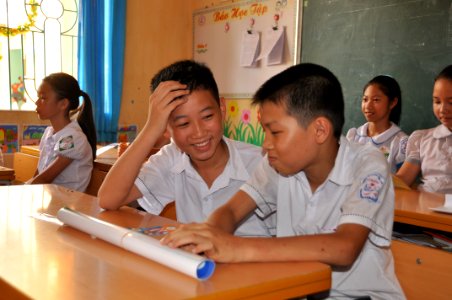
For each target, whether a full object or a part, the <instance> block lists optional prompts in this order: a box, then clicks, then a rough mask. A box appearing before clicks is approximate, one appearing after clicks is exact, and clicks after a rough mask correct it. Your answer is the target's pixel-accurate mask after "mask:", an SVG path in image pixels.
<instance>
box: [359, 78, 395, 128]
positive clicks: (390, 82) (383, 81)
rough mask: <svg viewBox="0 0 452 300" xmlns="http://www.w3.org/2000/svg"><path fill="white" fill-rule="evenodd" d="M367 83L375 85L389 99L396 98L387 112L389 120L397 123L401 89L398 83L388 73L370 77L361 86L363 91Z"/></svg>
mask: <svg viewBox="0 0 452 300" xmlns="http://www.w3.org/2000/svg"><path fill="white" fill-rule="evenodd" d="M369 85H377V86H378V88H379V89H380V90H381V91H382V92H383V94H385V95H386V97H388V98H389V101H393V100H394V99H395V98H397V99H398V101H397V104H396V105H395V106H394V107H393V108H392V110H391V112H390V113H389V121H391V122H393V123H394V124H397V125H399V123H400V116H401V114H402V91H401V89H400V86H399V83H398V82H397V80H395V78H393V77H391V76H389V75H378V76H376V77H374V78H372V79H371V80H370V81H369V82H368V83H367V84H366V85H365V86H364V88H363V93H364V91H365V90H366V89H367V87H368V86H369Z"/></svg>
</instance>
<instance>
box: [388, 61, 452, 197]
mask: <svg viewBox="0 0 452 300" xmlns="http://www.w3.org/2000/svg"><path fill="white" fill-rule="evenodd" d="M433 113H434V115H435V116H436V118H437V119H438V120H439V121H440V122H441V124H440V125H439V126H437V127H434V128H430V129H424V130H416V131H414V132H413V133H412V134H411V135H410V138H409V139H408V144H407V152H406V161H405V163H404V164H403V165H402V167H401V168H400V170H399V171H398V172H397V176H398V177H400V178H401V179H402V180H403V181H405V183H406V184H408V185H412V184H413V183H414V182H415V180H416V178H417V176H418V175H419V173H422V178H421V181H422V183H421V184H420V185H419V186H418V188H419V189H421V190H425V191H428V192H435V193H442V194H451V193H452V65H449V66H447V67H446V68H444V69H443V70H442V71H441V73H439V75H438V76H437V77H436V78H435V84H434V86H433Z"/></svg>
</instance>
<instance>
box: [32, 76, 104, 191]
mask: <svg viewBox="0 0 452 300" xmlns="http://www.w3.org/2000/svg"><path fill="white" fill-rule="evenodd" d="M80 96H81V97H83V104H82V105H81V106H79V104H80V100H79V97H80ZM38 97H39V98H38V100H37V101H36V112H37V113H38V116H39V118H40V119H41V120H50V124H51V126H49V127H47V128H46V130H45V131H44V134H43V136H42V138H41V142H40V144H39V150H40V156H39V162H38V169H37V170H36V173H35V176H34V177H33V178H31V179H30V180H29V181H28V182H27V183H31V184H39V183H54V184H58V185H62V186H65V187H67V188H70V189H74V190H77V191H81V192H84V191H85V190H86V188H87V187H88V184H89V181H90V178H91V172H92V170H93V161H94V158H95V156H96V143H97V137H96V128H95V125H94V118H93V110H92V106H91V99H90V98H89V96H88V94H86V93H85V92H83V91H82V90H80V86H79V84H78V82H77V80H76V79H75V78H74V77H72V76H71V75H69V74H66V73H54V74H51V75H49V76H47V77H45V78H44V79H43V80H42V84H41V86H40V87H39V90H38ZM75 114H76V115H77V120H74V121H72V120H71V115H75Z"/></svg>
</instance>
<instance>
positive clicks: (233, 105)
mask: <svg viewBox="0 0 452 300" xmlns="http://www.w3.org/2000/svg"><path fill="white" fill-rule="evenodd" d="M226 106H227V112H226V114H227V115H228V116H230V117H232V118H235V117H236V116H237V115H238V114H239V105H238V103H237V101H235V100H230V101H228V102H227V105H226Z"/></svg>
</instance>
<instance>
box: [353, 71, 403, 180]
mask: <svg viewBox="0 0 452 300" xmlns="http://www.w3.org/2000/svg"><path fill="white" fill-rule="evenodd" d="M361 110H362V112H363V114H364V117H365V118H366V120H367V123H365V124H364V125H362V126H360V127H358V128H351V129H350V130H349V131H348V133H347V139H348V140H349V141H354V142H357V143H360V144H366V143H369V144H372V145H374V146H376V147H377V148H379V149H380V150H381V151H382V152H383V153H384V155H385V156H386V158H387V160H388V163H389V165H390V167H391V172H392V173H396V172H397V170H398V168H400V166H401V165H402V164H403V162H404V160H405V151H406V142H407V139H408V136H407V135H406V134H405V133H404V132H403V131H402V130H401V129H400V128H399V127H398V126H397V125H399V122H400V114H401V113H402V93H401V91H400V86H399V84H398V83H397V81H396V80H395V79H394V78H392V77H390V76H387V75H379V76H377V77H375V78H373V79H372V80H370V81H369V82H368V83H367V84H366V85H365V86H364V90H363V98H362V101H361Z"/></svg>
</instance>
